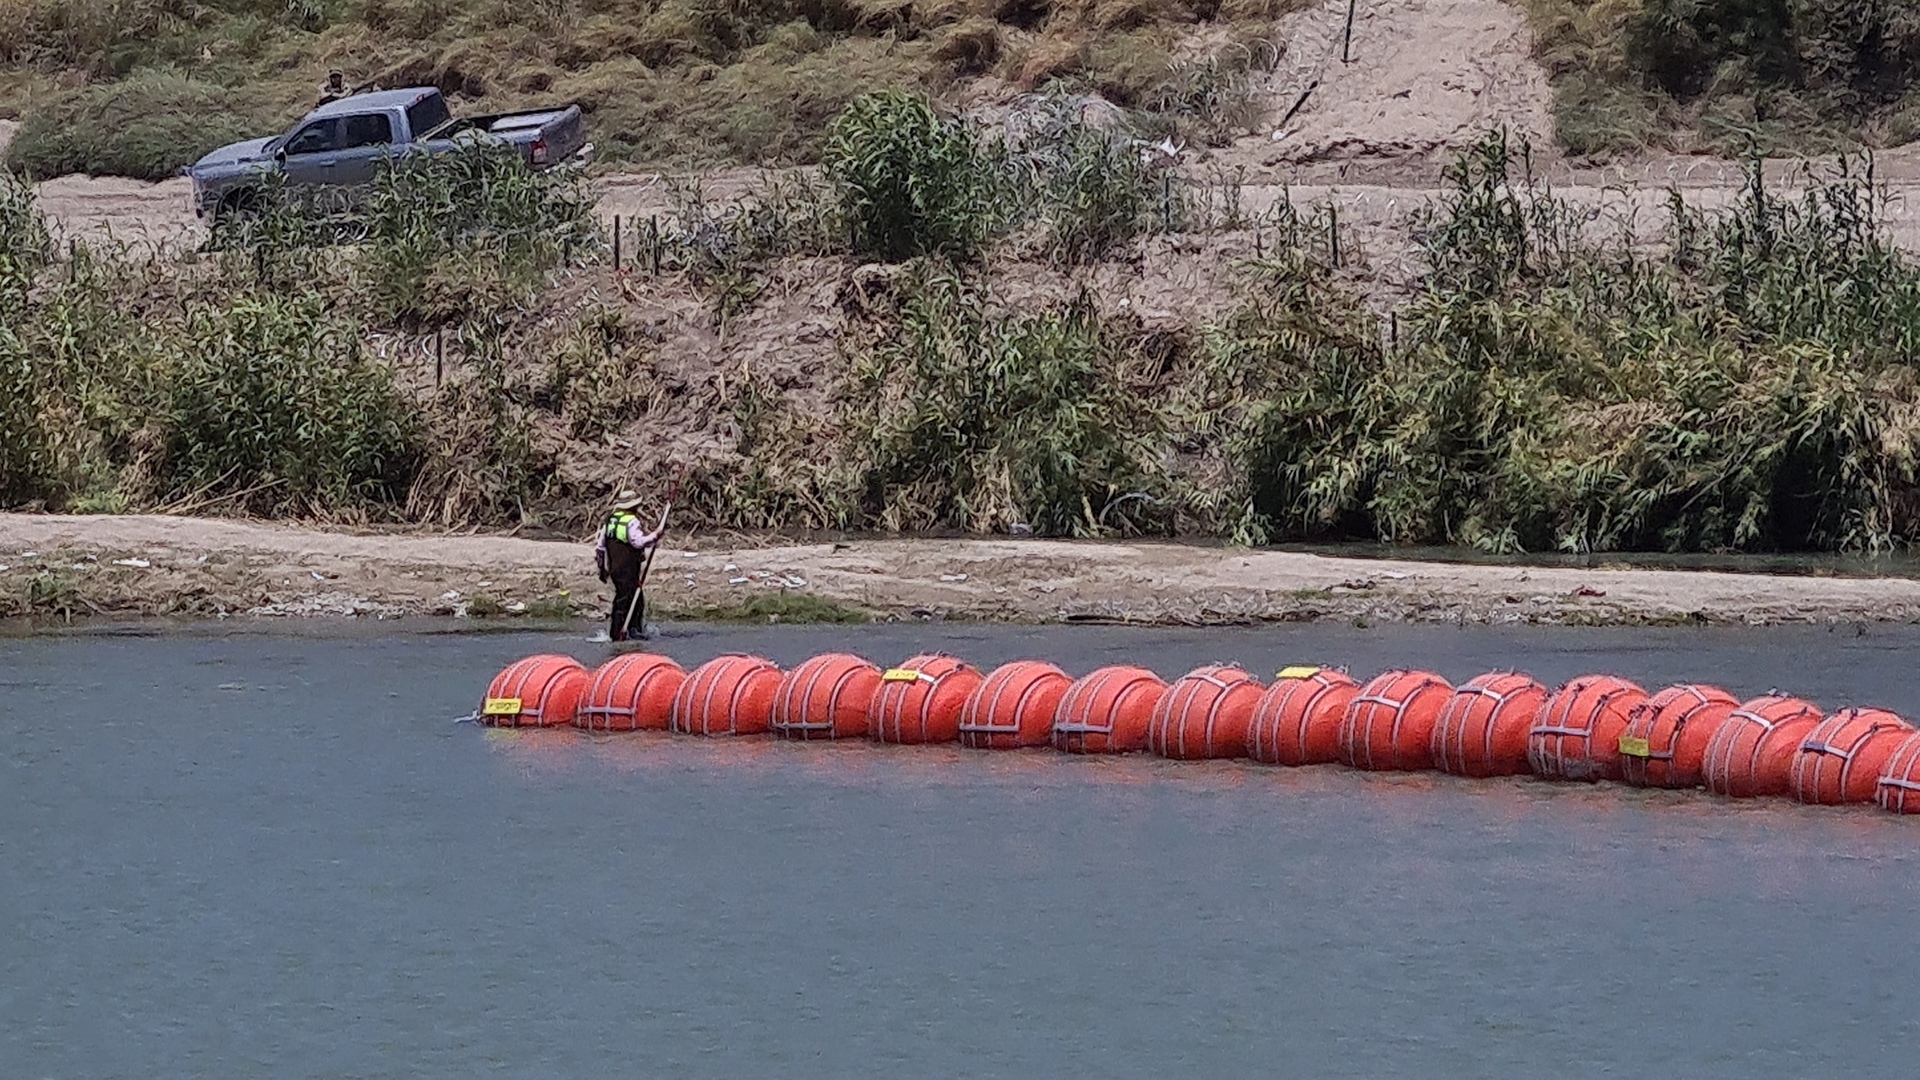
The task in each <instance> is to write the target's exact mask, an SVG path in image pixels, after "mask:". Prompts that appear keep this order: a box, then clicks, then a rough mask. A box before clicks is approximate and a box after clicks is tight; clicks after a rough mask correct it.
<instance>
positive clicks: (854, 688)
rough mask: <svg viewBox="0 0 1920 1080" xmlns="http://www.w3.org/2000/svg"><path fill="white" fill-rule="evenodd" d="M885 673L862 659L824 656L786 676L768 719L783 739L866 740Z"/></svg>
mask: <svg viewBox="0 0 1920 1080" xmlns="http://www.w3.org/2000/svg"><path fill="white" fill-rule="evenodd" d="M879 688H880V669H879V668H877V667H875V666H874V665H872V664H870V663H868V662H867V661H865V660H862V659H861V658H859V657H857V656H850V655H848V654H846V653H824V654H822V655H820V656H816V657H813V658H812V659H810V660H808V661H806V662H805V663H802V664H801V665H800V666H799V667H796V668H794V669H793V670H792V671H789V672H787V673H786V675H784V676H782V678H781V680H780V692H779V693H777V694H775V695H774V697H773V709H772V711H771V712H770V713H769V714H768V716H767V727H768V730H770V731H772V732H773V733H774V734H775V735H777V736H779V737H780V738H783V739H863V738H865V737H866V735H867V706H868V705H869V704H871V703H872V701H873V692H874V691H875V690H877V689H879Z"/></svg>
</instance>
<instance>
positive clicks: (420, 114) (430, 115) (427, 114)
mask: <svg viewBox="0 0 1920 1080" xmlns="http://www.w3.org/2000/svg"><path fill="white" fill-rule="evenodd" d="M449 119H451V117H450V116H449V115H448V113H447V99H446V98H443V97H441V96H440V95H439V94H428V95H427V96H426V97H423V98H421V99H420V100H419V101H416V102H414V103H413V104H411V105H409V106H407V130H409V131H411V132H413V137H414V138H416V139H423V138H425V137H426V136H427V133H428V132H430V131H432V130H433V129H434V128H437V127H439V126H440V125H441V124H444V123H446V122H447V121H448V120H449Z"/></svg>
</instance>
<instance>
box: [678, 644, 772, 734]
mask: <svg viewBox="0 0 1920 1080" xmlns="http://www.w3.org/2000/svg"><path fill="white" fill-rule="evenodd" d="M780 680H781V674H780V667H779V665H777V664H775V663H774V662H773V661H771V660H767V659H765V658H763V657H758V656H745V655H742V654H739V653H728V654H726V655H724V656H716V657H714V658H713V659H711V660H709V661H707V662H706V663H704V664H701V665H700V666H699V667H697V668H694V669H693V671H692V672H691V673H690V674H688V675H687V680H686V681H685V682H683V683H681V684H680V692H679V693H677V694H675V695H674V696H673V710H672V713H671V723H672V726H673V730H675V731H678V732H680V733H681V734H683V735H764V734H766V733H767V725H768V724H769V723H770V722H771V721H772V718H773V698H774V695H776V694H778V693H779V692H780Z"/></svg>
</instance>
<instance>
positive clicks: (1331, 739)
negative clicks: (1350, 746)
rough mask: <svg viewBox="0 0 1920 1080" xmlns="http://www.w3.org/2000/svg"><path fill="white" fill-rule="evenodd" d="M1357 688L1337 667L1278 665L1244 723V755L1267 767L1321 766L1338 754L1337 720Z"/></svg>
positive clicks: (1358, 685)
mask: <svg viewBox="0 0 1920 1080" xmlns="http://www.w3.org/2000/svg"><path fill="white" fill-rule="evenodd" d="M1359 692H1360V684H1359V683H1357V682H1354V681H1353V676H1351V675H1348V674H1347V673H1346V672H1344V671H1341V670H1339V669H1337V668H1323V667H1290V668H1281V669H1280V671H1279V673H1278V674H1276V675H1274V677H1273V685H1272V686H1269V687H1267V690H1266V692H1265V693H1263V694H1261V695H1260V701H1259V703H1258V704H1256V705H1255V706H1254V707H1253V718H1252V719H1251V720H1250V721H1249V722H1248V725H1247V756H1248V757H1250V758H1252V759H1253V760H1255V761H1264V762H1266V763H1267V764H1269V765H1324V764H1326V763H1327V762H1330V761H1332V760H1334V759H1335V758H1336V757H1338V756H1339V753H1340V718H1341V717H1342V716H1343V715H1345V714H1346V711H1347V702H1349V701H1352V700H1353V695H1355V694H1357V693H1359Z"/></svg>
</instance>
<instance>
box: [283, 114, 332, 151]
mask: <svg viewBox="0 0 1920 1080" xmlns="http://www.w3.org/2000/svg"><path fill="white" fill-rule="evenodd" d="M339 130H340V125H339V124H338V123H336V122H335V121H332V120H315V121H314V122H313V123H311V124H308V125H307V126H306V127H303V128H301V129H300V130H299V131H296V132H294V133H293V138H291V139H288V140H287V145H286V146H285V147H284V148H283V149H285V150H286V152H287V153H289V154H319V153H324V152H326V151H328V150H337V149H339V146H338V138H337V135H338V132H339Z"/></svg>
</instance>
